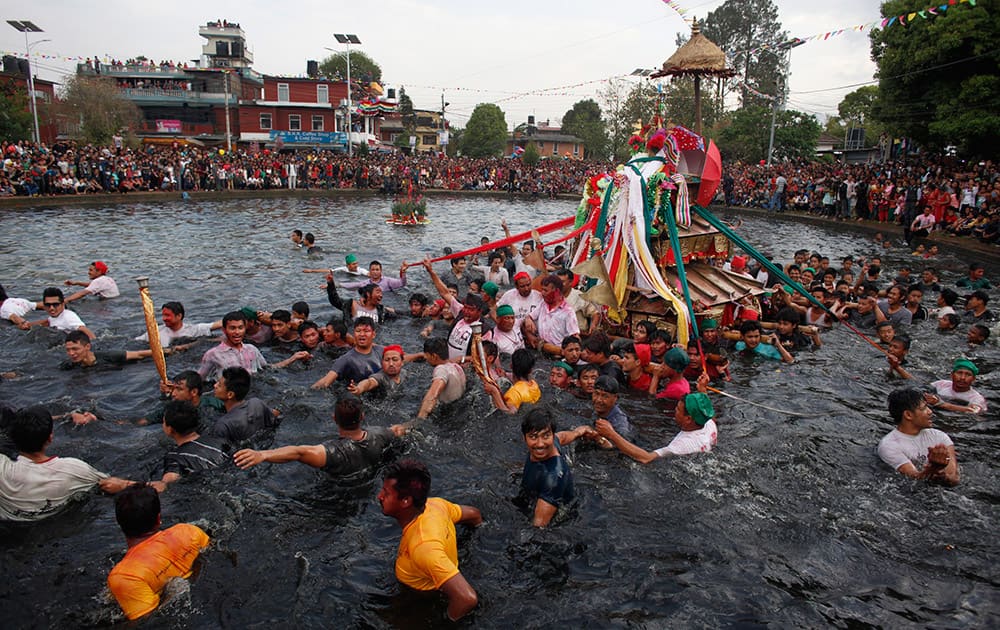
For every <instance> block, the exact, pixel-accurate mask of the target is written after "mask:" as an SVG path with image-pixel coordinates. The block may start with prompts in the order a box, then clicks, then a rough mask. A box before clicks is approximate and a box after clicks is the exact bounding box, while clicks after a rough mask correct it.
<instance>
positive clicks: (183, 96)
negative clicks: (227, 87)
mask: <svg viewBox="0 0 1000 630" xmlns="http://www.w3.org/2000/svg"><path fill="white" fill-rule="evenodd" d="M118 91H119V92H120V93H121V95H122V96H124V97H125V98H127V99H129V100H130V101H133V102H135V103H140V104H141V103H147V104H152V103H170V104H178V105H179V104H183V103H190V104H192V105H219V104H221V105H225V104H226V96H227V94H226V93H225V92H189V91H187V90H165V89H162V88H119V89H118ZM228 97H229V104H230V105H236V104H237V103H238V100H239V99H238V98H237V95H236V94H233V93H230V94H228Z"/></svg>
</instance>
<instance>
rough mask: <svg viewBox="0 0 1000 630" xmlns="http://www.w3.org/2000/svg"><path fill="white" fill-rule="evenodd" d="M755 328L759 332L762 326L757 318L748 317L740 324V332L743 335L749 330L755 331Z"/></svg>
mask: <svg viewBox="0 0 1000 630" xmlns="http://www.w3.org/2000/svg"><path fill="white" fill-rule="evenodd" d="M755 330H756V331H757V332H760V330H761V328H760V322H758V321H756V320H753V319H748V320H747V321H745V322H743V323H741V324H740V334H741V335H745V334H747V333H748V332H753V331H755Z"/></svg>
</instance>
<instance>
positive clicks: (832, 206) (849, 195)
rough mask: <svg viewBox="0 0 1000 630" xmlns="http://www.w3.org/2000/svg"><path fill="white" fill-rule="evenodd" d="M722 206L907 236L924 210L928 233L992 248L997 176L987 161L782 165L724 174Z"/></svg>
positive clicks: (999, 210) (734, 168)
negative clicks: (895, 228)
mask: <svg viewBox="0 0 1000 630" xmlns="http://www.w3.org/2000/svg"><path fill="white" fill-rule="evenodd" d="M723 199H724V201H725V203H726V204H727V205H730V206H743V207H756V208H767V209H769V210H772V211H774V212H786V211H795V212H804V213H810V214H816V215H821V216H826V217H829V218H833V219H836V220H840V221H851V220H855V221H865V220H867V221H878V222H880V223H898V224H901V225H903V226H904V228H908V227H909V226H910V225H911V224H912V222H913V221H914V219H915V218H916V217H917V216H919V215H920V214H922V213H923V211H924V209H925V208H930V209H931V212H932V215H933V217H934V228H933V229H934V230H936V231H942V232H945V233H949V234H954V235H956V236H974V237H976V238H979V239H980V240H982V241H985V242H988V243H998V244H1000V168H998V166H997V165H996V164H994V163H993V162H992V161H984V162H977V163H972V162H967V161H964V160H959V159H956V158H953V157H941V158H934V157H926V156H920V157H913V158H909V159H906V160H899V161H892V162H886V163H884V164H859V165H847V166H845V165H843V164H831V163H825V162H805V161H802V162H788V163H782V164H778V165H773V166H771V167H770V168H769V167H767V166H765V165H761V164H742V163H736V164H733V165H731V166H727V168H726V172H725V174H724V176H723V182H722V186H721V191H720V200H723Z"/></svg>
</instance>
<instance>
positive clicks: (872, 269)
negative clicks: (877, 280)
mask: <svg viewBox="0 0 1000 630" xmlns="http://www.w3.org/2000/svg"><path fill="white" fill-rule="evenodd" d="M880 273H882V268H881V267H879V266H878V265H871V266H869V267H868V276H869V277H871V276H877V275H879V274H880Z"/></svg>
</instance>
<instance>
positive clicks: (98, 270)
mask: <svg viewBox="0 0 1000 630" xmlns="http://www.w3.org/2000/svg"><path fill="white" fill-rule="evenodd" d="M107 274H108V266H107V265H106V264H104V263H103V262H101V261H100V260H98V261H95V262H92V263H90V267H89V268H88V269H87V275H88V276H89V277H90V280H89V281H88V282H80V281H78V280H67V281H66V282H65V283H64V284H65V285H66V286H68V287H71V286H78V287H84V288H83V289H81V290H79V291H77V292H76V293H74V294H72V295H70V296H67V297H66V302H67V303H69V302H72V301H73V300H79V299H80V298H82V297H86V296H88V295H96V296H97V297H99V298H101V299H102V300H106V299H108V298H114V297H118V296H119V295H120V293H119V292H118V284H117V283H116V282H115V281H114V280H113V279H112V278H111V276H109V275H107Z"/></svg>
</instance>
